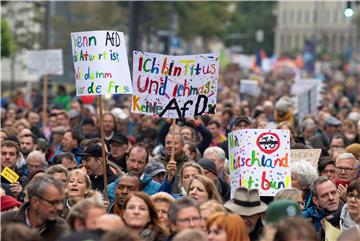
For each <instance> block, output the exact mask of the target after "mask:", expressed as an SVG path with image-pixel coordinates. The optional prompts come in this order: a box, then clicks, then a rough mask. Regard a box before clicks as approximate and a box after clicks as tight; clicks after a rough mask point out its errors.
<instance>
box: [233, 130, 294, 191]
mask: <svg viewBox="0 0 360 241" xmlns="http://www.w3.org/2000/svg"><path fill="white" fill-rule="evenodd" d="M228 140H229V169H230V178H231V196H232V197H233V195H234V192H235V189H236V188H237V187H239V186H243V187H246V188H249V189H250V188H257V189H259V193H260V195H261V196H275V194H276V193H277V192H278V191H279V190H280V189H283V188H290V187H291V169H290V132H289V131H288V130H275V129H272V130H266V129H244V130H240V131H235V132H231V133H230V134H229V135H228Z"/></svg>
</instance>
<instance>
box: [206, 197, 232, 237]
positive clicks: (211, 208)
mask: <svg viewBox="0 0 360 241" xmlns="http://www.w3.org/2000/svg"><path fill="white" fill-rule="evenodd" d="M216 212H223V213H224V212H226V209H225V207H224V205H222V204H221V203H219V202H218V201H216V200H209V201H206V202H204V203H203V204H201V205H200V214H201V228H202V229H203V230H204V231H207V229H206V222H207V220H208V217H209V216H210V215H211V214H213V213H216Z"/></svg>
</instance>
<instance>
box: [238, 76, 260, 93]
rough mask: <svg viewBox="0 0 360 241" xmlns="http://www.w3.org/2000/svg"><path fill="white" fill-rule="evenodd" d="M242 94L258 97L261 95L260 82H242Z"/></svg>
mask: <svg viewBox="0 0 360 241" xmlns="http://www.w3.org/2000/svg"><path fill="white" fill-rule="evenodd" d="M240 93H243V94H247V95H250V96H254V97H258V96H259V95H260V93H261V88H260V86H259V83H258V81H256V80H245V79H243V80H240Z"/></svg>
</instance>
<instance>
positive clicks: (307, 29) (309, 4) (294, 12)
mask: <svg viewBox="0 0 360 241" xmlns="http://www.w3.org/2000/svg"><path fill="white" fill-rule="evenodd" d="M345 5H346V1H332V2H329V1H326V2H325V1H302V2H299V1H286V2H285V1H279V2H278V7H277V26H276V28H275V53H276V54H277V55H278V56H281V55H284V54H289V53H296V52H297V51H302V50H303V48H304V44H305V42H306V41H307V40H310V41H313V42H314V43H315V46H316V52H317V53H329V54H335V55H339V54H344V53H345V51H359V43H360V38H359V35H358V33H357V31H356V28H355V26H354V25H353V23H352V18H353V17H352V18H347V17H345V15H344V9H345ZM353 5H355V4H354V3H353ZM353 7H355V6H353Z"/></svg>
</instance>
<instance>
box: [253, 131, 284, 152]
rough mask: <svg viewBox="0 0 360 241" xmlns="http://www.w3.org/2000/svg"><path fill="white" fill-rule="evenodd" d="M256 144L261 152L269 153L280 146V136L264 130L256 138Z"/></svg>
mask: <svg viewBox="0 0 360 241" xmlns="http://www.w3.org/2000/svg"><path fill="white" fill-rule="evenodd" d="M256 145H257V146H258V147H259V149H260V150H261V151H262V152H265V153H266V154H271V153H273V152H275V151H276V150H277V149H279V147H280V138H279V136H278V135H277V134H275V133H271V132H265V133H262V134H261V135H259V137H258V138H257V140H256Z"/></svg>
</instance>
